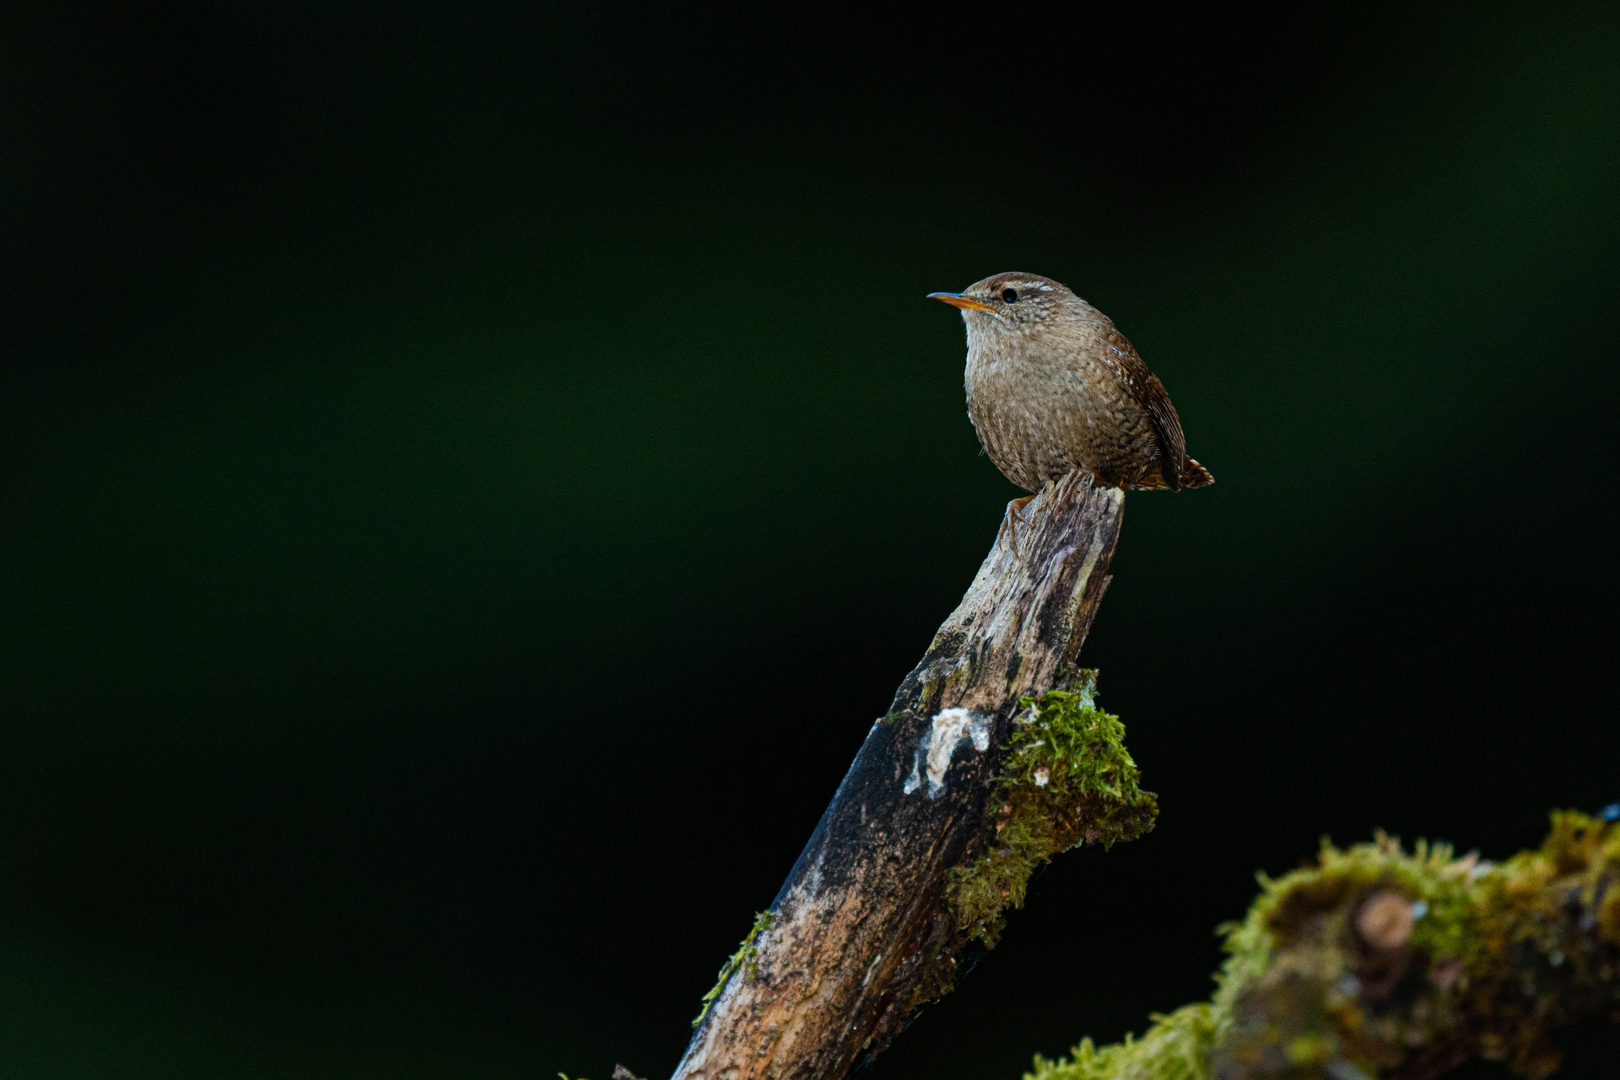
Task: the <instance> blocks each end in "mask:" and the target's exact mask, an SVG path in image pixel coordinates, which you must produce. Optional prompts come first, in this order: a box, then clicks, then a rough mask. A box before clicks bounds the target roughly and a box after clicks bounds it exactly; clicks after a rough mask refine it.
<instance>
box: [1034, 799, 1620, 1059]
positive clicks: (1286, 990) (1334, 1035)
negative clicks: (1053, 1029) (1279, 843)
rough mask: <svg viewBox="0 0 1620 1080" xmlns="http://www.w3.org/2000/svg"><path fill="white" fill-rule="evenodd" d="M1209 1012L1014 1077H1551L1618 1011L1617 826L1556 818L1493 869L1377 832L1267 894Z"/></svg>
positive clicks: (1197, 1009)
mask: <svg viewBox="0 0 1620 1080" xmlns="http://www.w3.org/2000/svg"><path fill="white" fill-rule="evenodd" d="M1261 886H1262V891H1261V893H1260V896H1259V897H1258V898H1257V899H1256V900H1255V902H1254V905H1253V906H1252V907H1251V908H1250V909H1249V913H1248V916H1247V917H1246V918H1245V919H1244V920H1243V922H1241V923H1235V924H1229V925H1227V926H1225V927H1223V928H1222V929H1223V931H1224V932H1225V934H1226V950H1227V952H1228V953H1229V957H1228V959H1227V961H1226V964H1225V966H1224V967H1223V969H1222V971H1221V973H1220V975H1218V976H1217V982H1218V989H1217V990H1216V992H1215V996H1214V998H1213V999H1212V1000H1211V1001H1209V1002H1205V1003H1200V1004H1197V1005H1189V1006H1187V1007H1185V1008H1182V1009H1178V1010H1177V1011H1175V1012H1173V1013H1171V1014H1169V1015H1168V1016H1158V1017H1155V1018H1154V1024H1153V1026H1152V1027H1151V1028H1150V1029H1149V1030H1148V1031H1147V1033H1146V1034H1144V1035H1143V1036H1142V1037H1141V1038H1139V1039H1127V1040H1126V1041H1125V1042H1123V1043H1117V1044H1114V1045H1110V1046H1103V1047H1098V1046H1095V1045H1093V1044H1092V1042H1091V1040H1089V1039H1087V1040H1085V1041H1083V1042H1082V1043H1081V1044H1080V1045H1079V1046H1077V1047H1075V1049H1074V1051H1073V1053H1072V1055H1071V1056H1070V1057H1068V1058H1065V1059H1062V1060H1058V1061H1048V1060H1046V1059H1044V1058H1041V1057H1036V1059H1035V1070H1034V1072H1033V1073H1030V1074H1026V1080H1260V1078H1266V1077H1274V1078H1278V1080H1283V1078H1286V1080H1318V1078H1320V1080H1373V1078H1385V1080H1429V1078H1431V1077H1435V1076H1438V1075H1440V1074H1441V1073H1444V1072H1446V1071H1447V1070H1449V1069H1451V1068H1453V1067H1454V1066H1456V1065H1459V1064H1461V1063H1462V1062H1464V1061H1466V1060H1468V1059H1469V1058H1472V1057H1486V1058H1493V1059H1498V1060H1504V1061H1506V1062H1508V1063H1509V1065H1511V1066H1512V1068H1513V1069H1514V1070H1515V1071H1516V1072H1518V1073H1519V1074H1521V1075H1523V1076H1528V1077H1532V1078H1539V1077H1545V1076H1547V1075H1549V1074H1550V1073H1552V1072H1553V1071H1554V1070H1555V1069H1556V1068H1557V1066H1558V1052H1557V1050H1556V1048H1555V1047H1554V1046H1553V1044H1552V1043H1551V1041H1550V1039H1549V1035H1550V1033H1551V1032H1552V1031H1553V1030H1554V1029H1556V1028H1558V1027H1560V1026H1562V1025H1565V1024H1570V1023H1573V1022H1576V1021H1578V1020H1581V1019H1584V1018H1587V1017H1593V1016H1605V1015H1607V1016H1611V1017H1613V1016H1616V1015H1617V1010H1620V887H1617V886H1620V828H1617V827H1616V826H1615V825H1613V824H1609V823H1607V822H1606V821H1603V820H1600V819H1597V818H1592V817H1588V816H1587V815H1585V814H1580V813H1575V812H1572V811H1571V812H1561V813H1555V814H1553V816H1552V831H1551V832H1550V834H1549V835H1548V837H1547V839H1546V842H1545V843H1543V844H1542V846H1541V848H1540V849H1539V850H1537V851H1527V852H1522V853H1520V854H1518V855H1515V856H1514V857H1513V858H1512V859H1509V860H1508V861H1507V862H1504V863H1501V864H1492V863H1489V862H1485V861H1483V860H1481V859H1480V858H1479V857H1478V855H1477V853H1471V854H1469V855H1465V856H1463V857H1462V858H1455V857H1454V856H1453V853H1452V849H1451V848H1450V847H1448V846H1446V845H1443V844H1434V845H1428V844H1425V843H1423V842H1422V841H1419V842H1418V843H1417V845H1415V848H1414V850H1413V851H1412V852H1410V853H1407V852H1406V851H1404V850H1403V849H1402V848H1401V845H1400V843H1399V841H1397V840H1395V839H1393V838H1391V837H1388V836H1384V835H1382V834H1380V835H1379V836H1378V838H1377V840H1376V842H1375V843H1371V844H1358V845H1356V846H1355V847H1351V848H1348V849H1345V850H1340V849H1338V848H1335V847H1333V846H1332V845H1330V844H1327V843H1326V842H1324V843H1323V846H1322V850H1321V853H1320V854H1319V856H1318V858H1317V863H1316V865H1315V866H1314V867H1311V868H1308V869H1302V870H1296V871H1294V872H1293V873H1290V874H1288V875H1286V876H1285V877H1282V878H1279V879H1276V880H1272V879H1269V878H1265V877H1262V878H1261Z"/></svg>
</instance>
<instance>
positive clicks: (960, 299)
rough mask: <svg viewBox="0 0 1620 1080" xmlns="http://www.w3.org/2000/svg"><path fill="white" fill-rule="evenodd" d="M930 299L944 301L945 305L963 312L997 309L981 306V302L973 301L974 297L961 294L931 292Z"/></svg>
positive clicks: (987, 305) (985, 305)
mask: <svg viewBox="0 0 1620 1080" xmlns="http://www.w3.org/2000/svg"><path fill="white" fill-rule="evenodd" d="M928 299H930V300H943V301H944V302H945V303H947V304H949V305H951V307H959V308H961V309H962V310H963V311H994V310H995V308H993V307H991V306H990V305H989V304H981V303H980V302H979V301H977V300H975V299H973V297H971V296H963V295H962V294H961V293H959V292H931V293H929V294H928Z"/></svg>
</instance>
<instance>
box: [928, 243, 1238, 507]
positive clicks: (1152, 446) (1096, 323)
mask: <svg viewBox="0 0 1620 1080" xmlns="http://www.w3.org/2000/svg"><path fill="white" fill-rule="evenodd" d="M928 295H929V297H930V298H932V299H935V300H943V301H945V303H947V304H951V305H953V306H955V307H958V308H961V309H962V321H963V322H965V323H966V324H967V340H968V355H967V401H968V417H969V418H970V419H971V420H972V421H973V428H974V430H975V431H977V432H978V433H979V442H980V443H982V444H983V445H984V449H985V451H986V452H987V453H988V454H989V455H990V460H991V461H993V462H995V463H996V468H998V469H1000V470H1001V473H1002V475H1003V476H1005V477H1006V478H1007V479H1009V480H1011V481H1012V482H1013V483H1015V484H1017V485H1018V486H1019V487H1021V488H1023V489H1024V490H1025V491H1039V490H1040V488H1041V485H1042V484H1043V483H1045V482H1046V481H1048V480H1056V479H1058V478H1059V477H1061V476H1063V475H1064V474H1065V473H1068V472H1070V471H1071V470H1074V469H1085V470H1086V471H1087V472H1089V473H1091V474H1092V475H1093V476H1094V477H1096V478H1097V483H1099V484H1101V485H1103V486H1104V487H1123V488H1148V489H1154V490H1159V489H1164V488H1169V489H1170V490H1171V491H1179V490H1180V489H1182V488H1184V487H1203V486H1204V485H1206V484H1213V483H1214V482H1215V478H1214V477H1213V476H1211V475H1209V470H1208V469H1205V468H1204V467H1203V466H1202V465H1200V464H1198V462H1196V461H1194V460H1193V459H1192V458H1190V457H1188V456H1187V443H1186V439H1185V438H1184V437H1183V435H1182V433H1181V418H1180V417H1178V416H1177V415H1176V409H1175V406H1173V405H1171V404H1170V395H1169V394H1167V393H1165V390H1164V384H1163V383H1161V382H1160V381H1159V380H1158V377H1157V376H1155V375H1154V374H1153V372H1151V371H1149V370H1148V366H1147V365H1146V364H1144V363H1143V362H1142V358H1141V357H1140V356H1138V355H1136V350H1135V349H1133V348H1132V347H1131V343H1130V342H1129V341H1126V340H1125V335H1124V334H1121V333H1120V332H1119V331H1118V330H1116V329H1114V324H1113V322H1111V321H1110V320H1109V318H1108V316H1106V315H1104V314H1103V313H1102V312H1100V311H1098V310H1097V309H1096V308H1094V307H1092V306H1091V305H1090V304H1088V303H1086V302H1085V301H1084V300H1082V299H1080V298H1079V297H1078V296H1076V295H1074V293H1073V292H1072V291H1071V290H1070V289H1069V288H1068V286H1066V285H1061V284H1059V283H1058V282H1056V281H1053V280H1052V279H1051V278H1045V277H1041V276H1040V275H1039V274H996V275H994V276H992V277H987V278H985V279H984V280H983V281H980V282H978V283H976V284H973V285H969V286H968V287H967V289H965V290H964V291H962V292H959V293H946V292H937V293H929V294H928Z"/></svg>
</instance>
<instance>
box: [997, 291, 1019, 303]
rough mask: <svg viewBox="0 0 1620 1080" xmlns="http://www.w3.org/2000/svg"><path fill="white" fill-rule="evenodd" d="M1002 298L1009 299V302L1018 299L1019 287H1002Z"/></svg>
mask: <svg viewBox="0 0 1620 1080" xmlns="http://www.w3.org/2000/svg"><path fill="white" fill-rule="evenodd" d="M1001 298H1002V299H1003V300H1005V301H1007V303H1009V304H1010V303H1012V302H1013V301H1014V300H1016V299H1018V290H1017V289H1002V290H1001Z"/></svg>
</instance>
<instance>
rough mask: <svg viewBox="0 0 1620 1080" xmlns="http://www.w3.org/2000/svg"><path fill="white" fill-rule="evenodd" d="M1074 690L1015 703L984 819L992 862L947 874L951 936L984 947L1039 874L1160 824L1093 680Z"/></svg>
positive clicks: (1120, 729) (1121, 730) (1088, 675)
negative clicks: (1064, 855) (1057, 861)
mask: <svg viewBox="0 0 1620 1080" xmlns="http://www.w3.org/2000/svg"><path fill="white" fill-rule="evenodd" d="M1077 683H1078V685H1077V687H1076V689H1074V690H1048V691H1047V692H1046V693H1044V694H1042V695H1041V696H1040V698H1039V699H1032V698H1027V697H1026V698H1024V699H1023V700H1022V701H1021V702H1020V705H1021V707H1022V708H1023V710H1024V711H1023V712H1022V713H1021V714H1020V716H1019V717H1018V718H1017V719H1016V720H1015V721H1014V724H1015V727H1014V731H1013V735H1012V737H1011V739H1010V740H1009V742H1008V754H1007V764H1006V771H1005V773H1004V774H1003V775H1002V777H1001V779H1000V781H999V785H998V790H997V793H996V797H995V798H994V799H992V800H991V804H990V808H989V811H988V816H989V822H988V828H987V833H992V832H993V835H990V836H989V838H988V839H987V841H986V846H987V847H988V848H989V849H990V850H989V853H988V854H986V855H985V856H983V857H982V858H979V859H977V860H975V861H974V862H972V863H970V864H969V865H967V866H964V867H959V868H957V869H956V870H953V871H952V873H951V880H950V883H949V885H948V888H947V897H948V899H949V901H950V904H951V907H952V910H953V911H954V912H955V913H956V921H957V926H958V928H959V929H961V930H962V931H963V932H964V933H965V934H967V936H968V937H970V938H977V939H980V940H982V941H984V942H985V943H986V944H987V945H994V944H995V943H996V940H997V938H998V937H999V936H1000V933H1001V929H1002V926H1003V925H1004V922H1005V912H1006V910H1007V909H1008V908H1017V907H1022V906H1023V903H1024V894H1025V890H1026V888H1027V887H1028V884H1029V878H1030V875H1031V874H1032V873H1034V871H1035V870H1036V869H1037V868H1038V867H1039V866H1041V865H1042V864H1043V863H1045V862H1047V861H1048V860H1050V859H1051V858H1052V857H1053V856H1054V855H1057V854H1058V853H1060V852H1063V851H1067V850H1068V849H1069V848H1072V847H1074V846H1076V845H1077V844H1082V843H1100V844H1102V845H1103V846H1105V847H1111V846H1113V845H1114V844H1115V843H1118V842H1119V841H1121V840H1132V839H1135V838H1136V837H1138V836H1141V835H1142V834H1143V833H1145V832H1147V831H1148V830H1149V829H1151V828H1152V827H1153V822H1154V819H1155V818H1156V817H1157V816H1158V804H1157V802H1156V801H1155V800H1154V797H1153V795H1152V793H1150V792H1145V791H1143V790H1142V789H1141V787H1140V784H1139V780H1140V775H1139V773H1138V770H1137V768H1136V762H1135V761H1133V760H1132V759H1131V755H1130V754H1129V753H1127V752H1126V750H1125V725H1124V724H1122V723H1120V721H1119V717H1117V716H1113V715H1111V714H1109V713H1105V712H1103V711H1101V710H1100V709H1098V708H1097V707H1096V703H1095V700H1094V697H1095V692H1096V672H1095V671H1083V672H1081V673H1080V675H1079V678H1078V680H1077Z"/></svg>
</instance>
